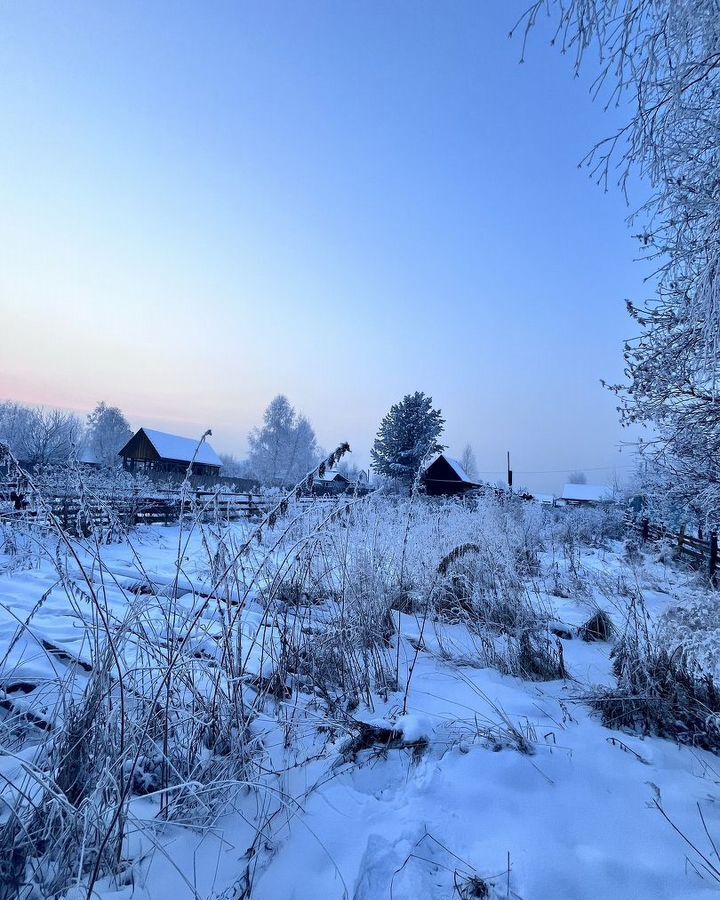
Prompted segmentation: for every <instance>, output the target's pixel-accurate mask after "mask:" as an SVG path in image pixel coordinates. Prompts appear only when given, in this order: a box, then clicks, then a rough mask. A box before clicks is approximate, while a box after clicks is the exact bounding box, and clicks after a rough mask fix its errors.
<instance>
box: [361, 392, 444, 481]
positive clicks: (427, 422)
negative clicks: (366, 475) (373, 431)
mask: <svg viewBox="0 0 720 900" xmlns="http://www.w3.org/2000/svg"><path fill="white" fill-rule="evenodd" d="M444 427H445V419H443V417H442V413H441V412H440V410H439V409H433V406H432V397H426V396H425V394H424V393H422V391H416V392H415V393H414V394H406V395H405V396H404V397H403V399H402V400H401V401H400V402H399V403H395V404H393V406H391V407H390V412H389V413H388V414H387V415H386V416H385V418H384V419H383V420H382V422H381V423H380V428H379V430H378V433H377V437H376V438H375V443H374V445H373V448H372V450H371V451H370V455H371V457H372V465H373V469H374V470H375V471H376V472H377V473H378V474H379V475H385V476H386V477H388V478H396V479H398V480H399V481H401V482H403V483H405V484H410V483H412V481H413V480H414V479H415V477H416V475H417V473H418V471H419V469H420V466H421V464H422V462H423V460H424V459H425V458H426V457H427V456H429V455H430V454H432V453H440V452H441V451H442V450H443V449H444V447H443V445H442V444H439V443H438V438H439V437H440V435H441V434H442V431H443V428H444Z"/></svg>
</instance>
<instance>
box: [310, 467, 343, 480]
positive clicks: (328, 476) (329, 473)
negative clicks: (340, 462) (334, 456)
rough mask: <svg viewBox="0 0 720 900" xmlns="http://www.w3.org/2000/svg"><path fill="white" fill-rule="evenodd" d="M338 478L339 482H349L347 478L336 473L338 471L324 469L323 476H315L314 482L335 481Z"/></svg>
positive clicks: (340, 473)
mask: <svg viewBox="0 0 720 900" xmlns="http://www.w3.org/2000/svg"><path fill="white" fill-rule="evenodd" d="M338 478H339V479H340V480H341V481H348V482H349V479H347V478H346V477H345V476H344V475H343V474H342V472H338V471H336V470H335V469H326V470H325V474H324V475H317V476H316V479H315V480H316V481H336V480H337V479H338Z"/></svg>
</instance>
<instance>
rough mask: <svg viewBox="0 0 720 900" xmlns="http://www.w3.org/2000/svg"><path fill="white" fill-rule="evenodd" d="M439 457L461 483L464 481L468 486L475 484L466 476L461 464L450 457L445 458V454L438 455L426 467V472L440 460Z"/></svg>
mask: <svg viewBox="0 0 720 900" xmlns="http://www.w3.org/2000/svg"><path fill="white" fill-rule="evenodd" d="M440 457H442V458H443V459H444V460H445V462H446V463H447V464H448V465H449V466H450V468H451V469H452V470H453V472H455V474H456V475H457V477H458V478H459V479H460V480H461V481H465V482H467V483H468V484H477V482H476V481H475V480H474V479H472V478H471V477H470V476H469V475H468V473H467V472H466V471H465V469H463V467H462V463H461V462H460V461H459V460H457V459H453V457H452V456H447V454H445V453H438V455H437V456H436V457H435V459H434V460H433V461H432V462H431V463H430V464H429V465H428V466H426V471H427V469H429V468H430V466H432V465H433V464H434V463H436V462H437V461H438V460H439V459H440Z"/></svg>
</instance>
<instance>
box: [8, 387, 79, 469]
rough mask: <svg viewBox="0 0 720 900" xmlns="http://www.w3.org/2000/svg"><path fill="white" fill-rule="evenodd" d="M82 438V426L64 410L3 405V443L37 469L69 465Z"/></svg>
mask: <svg viewBox="0 0 720 900" xmlns="http://www.w3.org/2000/svg"><path fill="white" fill-rule="evenodd" d="M81 437H82V423H81V421H80V419H79V418H78V417H77V416H76V415H74V414H73V413H68V412H65V411H64V410H61V409H43V408H42V407H29V406H24V405H23V404H21V403H14V402H11V401H8V402H4V403H0V440H3V441H6V442H7V444H8V446H9V447H10V449H11V450H12V451H13V453H14V454H15V456H16V457H17V458H18V459H19V460H20V461H21V462H23V463H26V464H28V465H30V466H34V467H37V468H43V467H45V466H50V465H60V464H62V463H66V462H67V461H68V460H69V459H70V456H71V454H72V451H73V448H75V447H77V445H78V443H79V442H80V440H81Z"/></svg>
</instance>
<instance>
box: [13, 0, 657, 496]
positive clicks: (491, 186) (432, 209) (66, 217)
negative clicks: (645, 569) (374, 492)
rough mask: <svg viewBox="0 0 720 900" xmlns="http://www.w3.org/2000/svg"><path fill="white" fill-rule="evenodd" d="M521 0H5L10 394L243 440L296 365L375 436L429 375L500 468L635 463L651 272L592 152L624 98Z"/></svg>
mask: <svg viewBox="0 0 720 900" xmlns="http://www.w3.org/2000/svg"><path fill="white" fill-rule="evenodd" d="M526 4H527V0H520V2H517V3H516V2H494V3H490V2H486V3H477V2H459V0H458V2H449V3H440V2H435V3H423V2H383V3H379V2H362V3H360V2H357V3H356V2H339V0H336V2H322V0H314V2H307V3H306V2H262V3H260V2H254V3H239V2H227V3H226V2H220V0H217V2H213V3H209V4H206V3H200V2H194V3H189V2H172V3H171V2H152V3H139V2H122V3H121V2H112V0H111V2H104V3H102V4H98V3H95V2H86V3H81V2H63V3H62V4H51V3H47V2H34V0H26V2H24V3H22V4H19V3H18V4H4V5H3V6H2V8H1V10H0V116H1V117H2V122H3V139H2V141H0V303H1V304H2V313H3V321H4V322H5V323H6V324H7V326H8V327H7V328H6V339H5V340H4V341H3V346H2V350H1V351H0V396H3V397H12V398H15V399H21V400H26V401H28V402H36V403H44V404H48V405H61V406H64V407H68V408H72V409H77V410H80V411H83V412H84V411H86V410H87V409H88V408H91V407H92V406H93V405H94V404H95V402H96V401H98V400H100V399H104V400H106V401H107V402H109V403H112V404H117V405H119V406H121V407H122V408H123V409H124V411H125V412H126V414H127V415H128V417H129V418H130V419H131V422H132V423H133V424H134V425H137V426H139V425H141V424H145V425H148V426H149V427H156V428H165V429H169V430H179V431H182V432H183V433H188V434H192V433H198V434H199V433H202V431H203V430H204V429H205V428H206V427H208V426H211V427H212V428H213V432H214V443H215V445H216V447H217V449H219V450H221V451H222V450H225V451H235V452H236V453H238V454H239V455H242V453H243V452H244V449H245V436H246V434H247V431H248V429H249V428H250V427H252V426H253V425H254V424H256V423H257V422H258V421H259V420H260V418H261V415H262V410H263V409H264V407H265V406H266V404H267V403H268V402H269V400H270V399H271V398H272V397H273V396H274V395H275V394H277V393H279V392H283V393H286V394H287V395H288V396H289V398H290V400H291V401H292V402H293V403H294V404H295V405H296V406H298V407H299V408H300V409H301V410H302V411H303V412H304V413H305V414H306V415H307V416H308V417H309V418H310V420H311V421H312V422H313V424H314V425H315V427H316V430H317V432H318V436H319V438H320V441H321V442H322V443H323V445H325V446H328V447H330V446H333V445H335V443H337V442H339V441H341V440H345V439H347V440H349V441H350V443H351V445H352V446H353V447H354V448H355V449H356V454H357V461H358V462H359V463H361V464H364V465H366V464H367V463H368V461H369V447H370V445H371V443H372V439H373V436H374V433H375V431H376V429H377V425H378V423H379V421H380V419H381V418H382V416H383V415H384V414H385V412H386V411H387V409H388V408H389V406H390V404H391V403H393V402H395V401H396V400H398V399H399V398H400V397H402V395H403V394H405V393H408V392H411V391H414V390H424V391H425V392H426V393H429V394H431V395H432V396H433V398H434V400H435V402H436V404H437V405H438V406H440V407H441V408H442V410H443V413H444V414H445V417H446V419H447V429H446V438H445V440H446V442H447V443H448V444H449V445H450V448H451V450H452V451H454V452H456V453H457V454H458V455H459V453H460V452H461V450H462V447H463V445H464V443H465V442H466V441H470V442H471V443H472V445H473V447H474V448H475V452H476V455H477V457H478V462H479V466H480V468H481V469H482V470H484V471H487V473H488V477H491V478H494V477H495V476H494V474H493V473H494V472H496V471H497V472H500V471H501V470H502V469H503V467H504V458H505V457H504V454H505V450H506V449H510V450H511V451H512V454H513V462H514V468H515V470H516V471H517V472H518V473H519V474H518V475H517V476H516V477H517V480H518V481H522V482H524V483H527V484H529V485H530V486H531V487H534V488H536V489H553V488H557V487H558V486H559V485H561V484H562V482H563V480H564V476H565V474H566V472H567V471H569V470H571V469H575V468H583V469H586V470H588V477H589V478H590V480H604V479H605V478H607V477H610V475H611V472H610V468H611V467H613V466H615V465H616V464H619V465H620V466H627V465H628V464H629V462H630V458H629V455H628V454H623V455H621V456H618V454H617V449H616V448H617V444H618V441H619V440H621V439H622V437H623V434H622V432H621V430H620V429H619V427H618V425H617V416H616V413H615V405H616V402H615V399H614V398H613V397H612V396H611V395H609V394H608V393H607V392H606V391H604V390H603V389H602V388H601V386H600V378H606V379H608V380H610V381H612V380H615V379H619V378H620V377H621V374H622V356H621V349H622V342H623V340H624V339H625V338H627V337H628V336H630V335H631V334H632V333H633V327H632V323H631V322H630V321H629V319H628V318H627V316H626V314H625V311H624V304H623V300H624V298H625V297H632V298H635V299H641V298H642V297H644V296H645V295H646V294H647V288H646V287H644V286H643V281H642V278H643V275H644V274H646V271H645V270H644V269H643V267H642V266H641V265H639V264H637V263H633V258H634V256H635V254H636V245H635V243H634V241H633V240H632V238H631V236H630V231H629V230H628V228H627V226H626V224H625V217H626V216H627V214H628V208H627V207H626V205H625V201H624V199H623V198H622V196H621V195H620V193H619V192H618V191H616V190H612V191H611V192H609V193H607V194H605V193H603V191H602V190H601V189H600V188H598V187H596V186H595V185H594V184H593V183H592V182H591V181H590V180H589V179H588V176H587V173H586V172H583V171H580V170H578V168H577V163H578V161H579V160H580V159H581V158H582V156H583V155H584V153H585V152H586V151H587V150H588V149H589V148H590V147H591V146H592V144H593V143H594V141H595V140H597V139H598V138H600V137H603V136H604V135H606V134H608V133H610V132H611V131H612V130H613V127H614V126H615V125H616V124H618V122H619V121H620V115H619V113H617V112H615V111H613V112H611V113H603V111H602V108H601V106H600V105H598V104H592V103H591V101H590V98H589V94H588V90H589V82H590V78H589V77H586V78H584V79H579V80H576V79H573V76H572V71H571V66H570V60H568V59H567V58H563V57H562V56H561V55H560V53H559V52H558V51H557V49H551V48H550V47H549V46H548V41H547V37H548V35H547V33H538V34H537V35H536V36H535V37H534V38H533V39H532V40H531V43H530V48H529V52H528V54H527V61H526V62H525V63H524V64H523V65H520V64H519V62H518V60H519V57H520V43H519V41H518V40H517V39H515V40H512V41H511V40H509V39H508V36H507V35H508V31H509V29H510V27H511V26H512V25H513V24H514V22H515V20H516V18H517V17H518V15H519V14H520V12H522V10H523V9H524V8H525V6H526ZM631 199H633V200H635V201H637V202H639V201H640V199H642V198H641V197H639V196H638V197H633V198H631ZM8 336H9V338H8ZM601 467H605V469H604V470H603V469H601ZM595 469H597V470H598V471H596V472H593V473H592V475H591V471H590V470H595ZM520 473H527V474H520ZM539 473H545V474H539Z"/></svg>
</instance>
